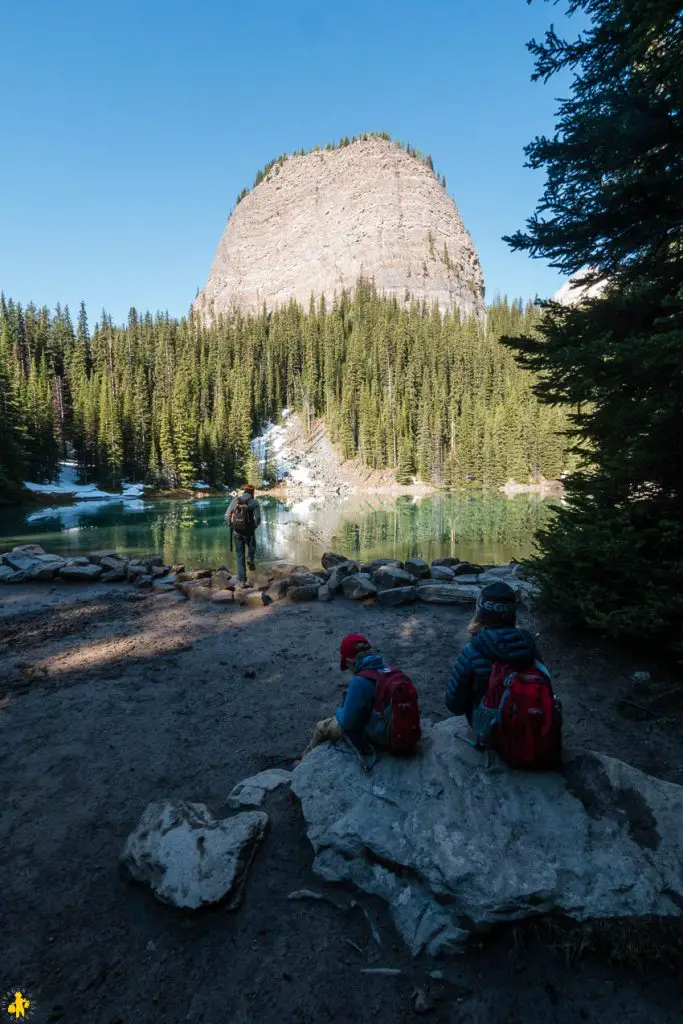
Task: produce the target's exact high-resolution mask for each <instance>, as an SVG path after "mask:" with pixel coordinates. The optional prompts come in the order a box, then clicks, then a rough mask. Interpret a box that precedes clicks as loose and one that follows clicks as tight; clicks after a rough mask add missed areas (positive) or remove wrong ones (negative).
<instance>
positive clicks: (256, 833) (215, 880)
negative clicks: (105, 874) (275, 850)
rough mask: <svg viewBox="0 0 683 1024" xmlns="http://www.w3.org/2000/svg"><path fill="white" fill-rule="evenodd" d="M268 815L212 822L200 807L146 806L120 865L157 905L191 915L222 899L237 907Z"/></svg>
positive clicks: (254, 813)
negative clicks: (174, 908)
mask: <svg viewBox="0 0 683 1024" xmlns="http://www.w3.org/2000/svg"><path fill="white" fill-rule="evenodd" d="M267 824H268V815H267V814H264V812H263V811H246V812H244V813H243V814H237V815H236V816H235V817H233V818H224V819H216V818H214V817H213V815H212V814H211V812H210V811H209V809H208V807H205V805H204V804H196V803H187V802H186V801H184V800H166V801H163V802H159V803H152V804H149V806H148V807H147V809H146V810H145V811H144V813H143V815H142V817H141V818H140V821H139V823H138V826H137V828H136V829H135V831H134V832H133V833H131V835H130V836H129V837H128V839H127V840H126V844H125V846H124V848H123V851H122V853H121V858H120V859H121V864H122V866H123V868H124V869H125V870H126V871H127V872H128V874H129V875H130V876H131V878H133V879H135V880H136V881H138V882H143V883H145V884H146V885H149V886H150V887H151V889H152V891H153V892H154V895H155V896H156V897H157V899H158V900H160V901H161V902H162V903H171V904H173V906H175V907H181V908H185V909H189V910H196V909H197V908H198V907H201V906H205V905H207V904H211V903H218V902H221V901H223V900H227V901H228V902H227V908H228V909H229V910H233V909H234V908H235V907H236V906H238V904H239V902H240V900H241V897H242V891H243V889H244V883H245V881H246V877H247V872H248V870H249V866H250V864H251V862H252V859H253V857H254V854H255V852H256V849H257V847H258V845H259V843H260V842H261V840H262V839H263V837H264V835H265V831H266V826H267Z"/></svg>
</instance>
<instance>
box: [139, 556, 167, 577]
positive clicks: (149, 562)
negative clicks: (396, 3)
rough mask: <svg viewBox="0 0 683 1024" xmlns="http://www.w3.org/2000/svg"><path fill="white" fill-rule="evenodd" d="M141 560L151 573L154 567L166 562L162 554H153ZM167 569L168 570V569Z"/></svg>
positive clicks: (156, 567)
mask: <svg viewBox="0 0 683 1024" xmlns="http://www.w3.org/2000/svg"><path fill="white" fill-rule="evenodd" d="M140 561H141V562H142V564H143V565H144V566H145V568H146V569H147V571H148V572H149V573H150V575H151V570H152V569H158V568H160V567H161V566H162V565H163V564H164V560H163V558H162V557H161V555H151V556H150V557H149V558H142V559H140ZM169 568H170V566H169ZM165 571H166V572H167V571H168V569H166V570H165Z"/></svg>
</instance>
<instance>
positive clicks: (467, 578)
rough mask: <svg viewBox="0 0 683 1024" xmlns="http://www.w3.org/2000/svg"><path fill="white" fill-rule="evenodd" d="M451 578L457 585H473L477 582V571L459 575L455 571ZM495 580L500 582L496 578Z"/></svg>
mask: <svg viewBox="0 0 683 1024" xmlns="http://www.w3.org/2000/svg"><path fill="white" fill-rule="evenodd" d="M453 580H454V582H455V583H457V584H458V586H461V585H462V586H474V585H475V584H476V583H478V582H479V573H476V572H468V573H460V574H459V575H458V574H457V573H455V574H454V576H453ZM497 582H498V583H500V580H498V581H497Z"/></svg>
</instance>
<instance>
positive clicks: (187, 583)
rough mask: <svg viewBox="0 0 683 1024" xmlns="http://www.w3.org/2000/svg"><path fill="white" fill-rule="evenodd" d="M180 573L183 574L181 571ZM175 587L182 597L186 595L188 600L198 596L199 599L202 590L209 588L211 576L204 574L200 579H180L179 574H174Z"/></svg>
mask: <svg viewBox="0 0 683 1024" xmlns="http://www.w3.org/2000/svg"><path fill="white" fill-rule="evenodd" d="M182 575H183V574H182V573H181V574H180V576H182ZM176 588H177V589H178V590H179V591H180V593H181V594H182V595H183V597H186V598H187V599H188V600H189V601H192V600H193V599H196V598H197V597H198V596H199V600H201V599H202V597H201V594H202V592H203V591H204V590H207V591H208V590H210V589H211V577H210V576H206V577H204V578H203V579H201V580H183V579H180V578H179V576H176ZM209 596H210V595H209ZM207 600H208V597H207Z"/></svg>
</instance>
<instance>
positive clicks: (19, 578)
mask: <svg viewBox="0 0 683 1024" xmlns="http://www.w3.org/2000/svg"><path fill="white" fill-rule="evenodd" d="M10 573H11V575H10V576H8V577H7V578H6V580H5V583H28V582H29V578H28V573H26V572H23V571H22V570H21V569H18V570H17V571H16V572H15V571H14V570H13V569H10Z"/></svg>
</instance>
